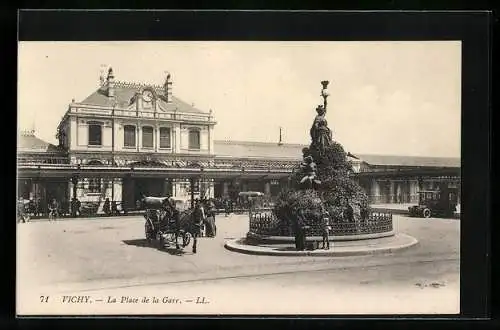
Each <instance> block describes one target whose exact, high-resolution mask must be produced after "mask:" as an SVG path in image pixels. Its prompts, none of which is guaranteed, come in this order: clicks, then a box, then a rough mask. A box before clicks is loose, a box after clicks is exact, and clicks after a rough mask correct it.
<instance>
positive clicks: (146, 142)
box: [142, 126, 153, 148]
mask: <svg viewBox="0 0 500 330" xmlns="http://www.w3.org/2000/svg"><path fill="white" fill-rule="evenodd" d="M142 147H143V148H153V127H151V126H144V127H143V128H142Z"/></svg>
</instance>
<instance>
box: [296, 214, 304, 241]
mask: <svg viewBox="0 0 500 330" xmlns="http://www.w3.org/2000/svg"><path fill="white" fill-rule="evenodd" d="M305 225H306V217H305V214H304V210H302V209H299V212H297V228H296V233H297V234H296V240H297V250H299V251H304V250H305V248H306V233H305V228H304V227H305Z"/></svg>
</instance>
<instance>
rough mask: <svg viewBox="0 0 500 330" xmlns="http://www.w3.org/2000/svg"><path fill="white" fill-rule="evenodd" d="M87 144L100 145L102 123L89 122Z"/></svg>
mask: <svg viewBox="0 0 500 330" xmlns="http://www.w3.org/2000/svg"><path fill="white" fill-rule="evenodd" d="M89 145H90V146H101V145H102V124H100V123H96V122H90V123H89Z"/></svg>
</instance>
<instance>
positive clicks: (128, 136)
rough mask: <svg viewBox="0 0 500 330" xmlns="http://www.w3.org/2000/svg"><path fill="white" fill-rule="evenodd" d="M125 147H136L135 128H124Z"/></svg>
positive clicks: (130, 126) (132, 126)
mask: <svg viewBox="0 0 500 330" xmlns="http://www.w3.org/2000/svg"><path fill="white" fill-rule="evenodd" d="M123 138H124V141H123V145H124V146H125V147H135V126H134V125H125V127H124V128H123Z"/></svg>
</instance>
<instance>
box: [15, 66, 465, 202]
mask: <svg viewBox="0 0 500 330" xmlns="http://www.w3.org/2000/svg"><path fill="white" fill-rule="evenodd" d="M216 124H217V121H216V119H215V116H214V113H212V111H204V110H200V109H197V108H195V107H194V106H192V105H190V104H189V103H187V102H185V101H183V100H180V99H179V98H177V97H176V96H175V93H174V91H173V81H172V78H171V76H170V75H168V76H167V77H166V79H165V81H164V82H163V83H162V84H161V85H154V84H139V83H133V82H123V81H118V80H115V76H114V72H113V70H112V69H111V68H110V69H109V71H108V74H107V78H106V79H104V80H103V81H102V83H101V84H100V86H98V88H97V89H96V90H95V91H93V92H92V93H91V94H90V95H89V96H88V97H87V98H85V99H84V100H82V101H80V102H75V101H74V100H73V101H72V102H71V103H70V104H69V106H68V109H67V111H66V112H65V114H64V116H63V118H62V120H61V122H60V123H59V125H58V127H57V128H56V132H57V138H58V141H59V143H58V145H57V146H56V145H52V144H50V143H47V142H44V141H42V140H40V139H39V138H37V137H36V134H35V132H34V131H25V132H22V134H20V136H19V137H18V156H17V161H18V195H19V196H24V198H26V199H29V198H33V199H40V200H41V201H42V203H46V201H48V200H49V199H52V198H56V199H58V200H61V201H62V200H66V201H68V200H71V199H72V198H78V199H79V200H80V201H81V202H95V203H99V204H102V203H103V202H104V200H105V199H106V198H109V200H112V201H119V202H122V205H123V207H124V208H126V209H133V208H134V207H135V201H136V200H138V199H139V198H140V197H141V196H142V195H149V196H167V195H169V196H176V197H180V198H189V197H193V196H194V197H195V198H196V197H230V198H234V197H235V196H237V194H238V192H240V191H248V190H252V191H261V192H263V193H264V194H265V195H266V196H268V197H269V198H270V199H272V198H273V197H275V196H276V195H277V194H278V193H279V191H280V190H281V189H282V188H283V187H284V186H286V185H287V184H288V177H289V175H290V174H291V173H292V171H293V170H294V169H295V168H296V167H297V166H298V165H299V164H300V162H301V157H302V148H304V147H305V145H300V144H286V143H281V141H280V142H278V141H277V142H276V143H264V142H248V141H218V140H215V139H214V130H215V129H216ZM350 160H351V161H352V163H353V169H354V173H353V175H354V176H356V178H357V180H358V182H359V183H360V184H361V185H362V186H363V187H364V188H365V190H366V192H367V193H368V195H369V196H370V199H371V201H372V203H413V202H416V201H417V200H418V191H419V190H423V189H435V188H437V187H438V186H439V185H440V184H446V185H455V186H458V187H459V185H460V159H459V158H439V157H410V156H383V155H378V156H375V155H358V154H356V153H355V152H353V151H351V153H350Z"/></svg>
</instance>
